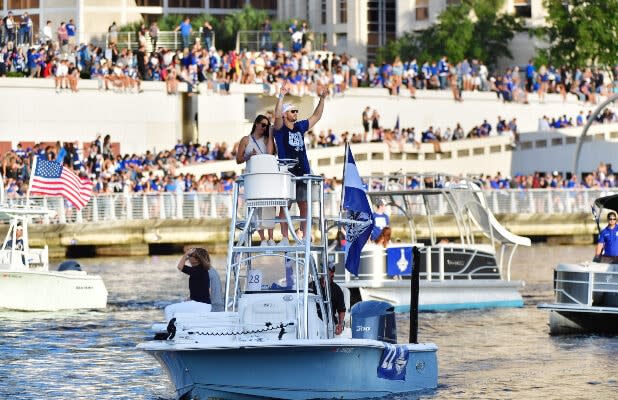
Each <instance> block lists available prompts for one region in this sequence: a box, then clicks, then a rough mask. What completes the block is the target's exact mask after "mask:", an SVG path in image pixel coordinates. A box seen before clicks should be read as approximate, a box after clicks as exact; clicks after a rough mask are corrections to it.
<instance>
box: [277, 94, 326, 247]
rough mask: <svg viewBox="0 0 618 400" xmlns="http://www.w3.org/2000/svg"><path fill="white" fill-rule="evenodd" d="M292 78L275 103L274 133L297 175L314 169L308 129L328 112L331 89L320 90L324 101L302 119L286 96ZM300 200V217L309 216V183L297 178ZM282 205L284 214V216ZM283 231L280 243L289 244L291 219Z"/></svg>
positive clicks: (279, 149) (303, 225)
mask: <svg viewBox="0 0 618 400" xmlns="http://www.w3.org/2000/svg"><path fill="white" fill-rule="evenodd" d="M289 90H290V87H289V84H288V82H284V83H283V86H282V87H281V90H280V94H279V97H278V99H277V104H276V105H275V123H274V129H275V131H274V137H275V144H276V146H277V156H278V158H280V159H293V160H296V164H295V165H293V166H291V167H290V169H289V171H290V172H291V173H292V174H294V175H295V176H303V175H307V174H310V173H311V168H310V167H309V159H308V158H307V149H306V148H305V133H307V131H308V130H309V129H311V128H313V126H314V125H315V124H316V123H317V122H318V121H319V120H320V118H322V113H323V112H324V99H325V98H326V96H328V89H327V88H323V89H322V92H321V93H320V101H319V102H318V105H317V106H316V108H315V110H314V111H313V114H311V116H310V117H309V118H308V119H303V120H300V121H299V120H298V107H296V106H294V105H292V104H290V103H286V104H283V98H284V97H285V95H286V94H287V93H288V92H289ZM296 202H297V203H298V209H299V211H300V217H301V219H302V218H306V216H307V186H306V184H305V182H296ZM284 217H285V216H284V214H283V209H281V213H280V218H284ZM300 226H301V230H302V231H303V234H304V233H306V232H305V231H306V221H301V224H300ZM281 235H282V236H283V239H282V240H281V242H280V243H279V244H280V245H281V246H288V245H289V240H288V236H289V230H288V224H287V223H281Z"/></svg>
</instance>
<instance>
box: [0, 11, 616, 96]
mask: <svg viewBox="0 0 618 400" xmlns="http://www.w3.org/2000/svg"><path fill="white" fill-rule="evenodd" d="M9 28H10V29H9ZM176 31H178V32H179V33H180V37H181V39H182V40H181V42H180V43H179V46H178V47H179V48H177V49H172V48H165V47H161V46H158V38H159V35H160V32H159V28H158V26H157V23H156V22H153V23H152V24H151V25H150V26H149V27H146V26H145V25H144V24H142V25H141V26H140V27H139V28H138V29H137V32H136V35H135V36H136V37H137V40H136V44H135V45H134V47H133V48H122V47H121V46H120V45H119V42H118V33H119V27H118V26H117V25H116V23H115V22H114V23H112V25H110V27H109V29H108V35H107V41H106V44H105V45H103V46H98V45H95V44H94V43H91V44H85V43H81V44H78V43H77V42H76V32H77V27H76V26H75V23H74V21H73V20H69V22H67V23H65V22H61V23H60V25H59V26H58V27H52V23H51V21H47V23H46V25H45V26H44V27H43V28H42V30H41V32H40V33H39V34H38V35H35V34H33V32H32V21H31V20H30V17H28V15H27V13H24V15H22V17H21V19H19V21H17V20H16V19H15V18H14V17H13V16H12V13H10V12H9V14H8V15H7V16H6V17H5V18H3V19H2V23H1V26H0V76H2V75H5V74H6V73H7V72H16V73H23V74H25V75H26V76H32V77H41V78H47V77H56V78H60V80H63V78H64V77H65V76H66V77H69V76H74V77H75V80H76V82H77V81H78V78H79V77H81V78H89V79H95V80H98V81H99V88H100V89H101V90H103V89H110V88H113V89H117V90H118V91H129V90H131V89H133V88H135V89H137V90H138V91H139V82H141V81H165V82H167V83H168V84H167V85H166V87H167V91H168V93H170V94H173V93H176V92H177V90H178V89H177V83H178V82H186V83H187V84H188V88H189V91H190V92H193V91H195V90H198V89H199V88H200V86H201V85H202V84H205V85H204V86H203V87H204V88H206V89H208V90H214V91H218V92H221V93H227V92H229V88H230V84H231V83H238V84H246V83H253V84H256V83H257V84H264V86H265V90H266V91H270V92H272V93H274V92H275V91H276V88H275V87H276V86H277V84H278V85H280V84H281V83H282V82H283V81H287V82H289V84H290V85H291V91H290V92H291V94H293V95H299V96H302V95H305V94H315V93H318V92H320V90H321V87H323V86H328V87H329V88H330V89H331V92H332V93H333V94H334V95H337V94H341V93H344V92H345V90H346V89H347V88H348V87H358V86H369V87H381V88H387V89H388V90H389V91H390V93H391V94H399V93H400V92H401V91H402V90H407V91H408V92H409V95H410V96H411V97H413V98H415V97H416V90H417V89H436V90H451V91H452V93H453V98H454V99H455V100H457V101H461V100H463V97H464V96H463V92H466V91H476V90H478V91H494V92H495V93H496V94H497V96H498V98H499V99H501V100H502V101H505V102H511V101H514V102H521V103H527V102H528V96H529V94H531V93H537V95H538V97H539V100H540V101H541V102H543V101H545V97H546V94H547V93H559V94H561V95H562V97H563V98H564V99H565V100H566V98H567V95H568V94H573V95H574V96H576V98H577V99H579V100H581V101H583V102H590V103H592V104H595V103H596V102H597V99H598V96H605V95H607V94H609V93H612V92H618V78H617V77H618V66H616V67H614V68H613V69H600V68H576V69H568V68H566V67H560V68H556V67H554V66H551V65H550V66H548V67H546V66H544V65H541V66H540V67H539V68H538V69H537V67H536V66H535V65H534V64H533V63H532V61H531V62H529V63H528V65H527V66H525V67H522V68H521V69H520V67H518V66H515V67H513V68H509V69H507V70H506V71H505V72H504V73H500V72H498V71H489V69H488V67H487V66H486V65H485V64H484V62H483V61H482V60H476V59H470V60H468V59H463V60H455V61H452V62H451V61H450V60H449V59H448V58H447V57H446V56H443V57H441V58H440V59H439V60H434V61H429V60H427V61H422V62H421V61H418V62H417V60H416V59H415V58H412V59H410V60H402V59H400V58H399V57H396V58H395V59H394V60H392V61H390V60H389V61H388V62H382V63H380V64H375V63H368V64H367V65H365V64H363V62H361V61H360V60H358V59H357V58H356V57H354V56H349V55H347V54H336V53H332V52H328V51H315V50H316V49H314V48H313V36H312V33H311V30H310V28H309V27H308V25H307V23H306V22H302V23H298V21H296V20H292V21H291V23H290V25H289V28H288V31H289V33H290V38H289V41H288V42H287V43H284V42H282V41H279V42H276V43H272V42H271V31H272V25H271V23H270V21H269V20H266V21H264V23H263V24H262V32H261V36H260V46H261V50H260V51H240V52H236V51H234V50H232V51H223V50H222V49H217V48H216V47H215V46H214V41H213V28H212V26H211V25H210V23H209V22H208V21H205V22H204V24H203V26H202V27H200V28H199V34H197V35H196V34H195V33H194V32H193V26H192V25H191V20H190V18H188V17H187V18H185V19H184V20H183V21H182V22H181V23H180V25H178V27H176ZM35 38H36V39H35ZM324 46H327V44H325V45H324ZM58 87H59V88H60V89H62V88H63V87H64V86H63V85H62V83H61V84H60V86H58V85H57V88H58ZM76 88H77V83H75V85H73V86H71V89H72V90H76ZM199 90H201V89H199Z"/></svg>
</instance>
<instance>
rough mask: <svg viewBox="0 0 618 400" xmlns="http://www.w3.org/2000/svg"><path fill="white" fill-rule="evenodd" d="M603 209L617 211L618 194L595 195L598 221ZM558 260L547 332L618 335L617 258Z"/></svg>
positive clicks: (548, 307)
mask: <svg viewBox="0 0 618 400" xmlns="http://www.w3.org/2000/svg"><path fill="white" fill-rule="evenodd" d="M603 209H608V210H613V211H618V195H612V196H606V197H601V198H598V199H597V200H596V201H595V203H594V208H593V213H594V214H595V218H596V220H597V224H598V223H599V217H600V215H601V213H602V210H603ZM604 261H606V260H604V259H603V258H601V260H599V261H598V262H597V261H592V262H590V261H586V262H583V263H560V264H558V266H556V268H555V269H554V296H555V302H554V303H549V304H548V303H543V304H539V305H538V308H541V309H544V310H549V332H550V333H551V334H552V335H560V334H580V333H598V334H609V335H616V334H618V259H616V258H614V259H611V258H610V259H607V262H604Z"/></svg>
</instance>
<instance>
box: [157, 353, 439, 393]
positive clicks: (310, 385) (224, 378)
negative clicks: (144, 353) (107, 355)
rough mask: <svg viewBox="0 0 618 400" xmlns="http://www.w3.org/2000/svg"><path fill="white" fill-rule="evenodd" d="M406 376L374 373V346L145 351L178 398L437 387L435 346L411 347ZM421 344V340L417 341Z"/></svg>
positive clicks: (377, 358) (377, 356) (376, 359)
mask: <svg viewBox="0 0 618 400" xmlns="http://www.w3.org/2000/svg"><path fill="white" fill-rule="evenodd" d="M408 346H411V347H410V355H409V360H408V364H407V370H406V380H404V381H398V380H389V379H383V378H378V377H377V367H378V365H379V363H380V358H381V356H382V351H383V348H381V347H379V346H376V347H371V346H352V345H336V344H333V345H327V346H299V345H294V346H282V347H275V346H265V347H245V348H236V349H210V350H179V351H174V350H155V351H149V352H150V353H151V354H152V355H153V356H154V357H155V358H156V359H157V360H158V361H159V362H160V364H161V365H162V366H163V368H164V369H165V370H166V372H167V374H168V375H169V377H170V379H171V381H172V382H173V384H174V387H175V389H176V396H177V397H178V398H180V397H182V396H185V397H186V398H199V399H206V398H209V397H216V398H223V399H255V398H276V399H309V398H341V399H357V398H367V397H383V396H387V395H391V394H397V393H408V392H417V391H421V390H430V389H435V388H436V387H437V379H438V376H437V375H438V366H437V355H436V348H435V346H433V345H432V346H425V350H422V351H419V350H413V349H414V346H415V345H408ZM421 346H423V345H421Z"/></svg>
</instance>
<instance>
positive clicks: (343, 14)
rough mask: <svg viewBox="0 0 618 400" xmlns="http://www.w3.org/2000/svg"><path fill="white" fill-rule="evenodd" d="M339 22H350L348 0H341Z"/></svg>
mask: <svg viewBox="0 0 618 400" xmlns="http://www.w3.org/2000/svg"><path fill="white" fill-rule="evenodd" d="M338 4H339V23H340V24H346V23H347V22H348V1H347V0H339V2H338Z"/></svg>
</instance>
